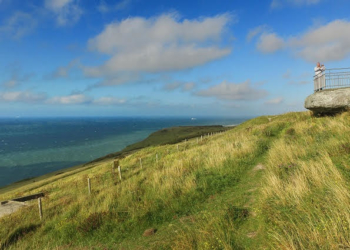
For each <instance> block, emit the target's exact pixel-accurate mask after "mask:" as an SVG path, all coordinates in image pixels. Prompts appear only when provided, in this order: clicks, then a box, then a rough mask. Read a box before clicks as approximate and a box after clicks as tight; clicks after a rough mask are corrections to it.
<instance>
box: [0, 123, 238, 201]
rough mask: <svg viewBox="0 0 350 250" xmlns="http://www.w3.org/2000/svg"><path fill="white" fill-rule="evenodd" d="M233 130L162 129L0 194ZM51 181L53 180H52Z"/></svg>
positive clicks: (17, 183) (9, 186) (32, 179)
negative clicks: (143, 150) (144, 151)
mask: <svg viewBox="0 0 350 250" xmlns="http://www.w3.org/2000/svg"><path fill="white" fill-rule="evenodd" d="M232 128H233V127H223V126H220V125H214V126H180V127H171V128H165V129H162V130H159V131H156V132H154V133H152V134H151V135H149V136H148V137H147V138H146V139H144V140H143V141H140V142H137V143H134V144H131V145H129V146H127V147H126V148H124V149H123V150H121V151H119V152H115V153H111V154H108V155H106V156H103V157H100V158H98V159H96V160H94V161H92V162H89V163H86V164H82V165H78V166H74V167H69V168H65V169H61V170H58V171H54V172H51V173H48V174H45V175H42V176H38V177H32V178H27V179H24V180H20V181H17V182H15V183H12V184H10V185H7V186H5V187H1V188H0V194H1V193H5V192H8V191H11V190H14V189H16V188H20V187H22V186H24V185H27V184H29V183H33V182H38V181H43V180H47V179H49V178H51V177H54V176H57V175H62V174H66V173H69V174H76V173H78V172H80V171H82V170H86V169H87V168H90V167H91V166H94V165H93V164H90V163H94V162H101V161H104V160H111V159H115V158H123V157H125V156H127V155H129V154H131V153H133V152H134V151H136V150H139V149H141V148H144V147H149V146H157V145H165V144H174V143H177V142H181V141H184V140H188V139H190V138H193V137H198V136H201V135H207V134H212V133H216V132H221V131H227V130H229V129H232ZM64 176H67V175H64ZM56 179H57V178H55V180H56ZM50 181H51V179H50Z"/></svg>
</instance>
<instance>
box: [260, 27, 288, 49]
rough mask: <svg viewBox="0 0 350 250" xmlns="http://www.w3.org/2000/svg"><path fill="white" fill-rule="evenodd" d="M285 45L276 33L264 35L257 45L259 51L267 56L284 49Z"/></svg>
mask: <svg viewBox="0 0 350 250" xmlns="http://www.w3.org/2000/svg"><path fill="white" fill-rule="evenodd" d="M284 45H285V43H284V41H283V39H282V38H280V37H279V36H278V35H277V34H276V33H266V32H264V33H262V34H261V36H260V38H259V41H258V43H257V45H256V47H257V49H258V50H259V51H260V52H262V53H265V54H271V53H274V52H276V51H277V50H280V49H282V48H283V47H284Z"/></svg>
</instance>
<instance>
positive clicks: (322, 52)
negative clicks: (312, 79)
mask: <svg viewBox="0 0 350 250" xmlns="http://www.w3.org/2000/svg"><path fill="white" fill-rule="evenodd" d="M283 48H287V49H290V50H291V52H292V53H293V54H294V55H296V56H298V57H301V58H303V59H304V60H306V61H309V62H313V63H315V62H318V61H320V62H330V61H339V60H343V59H345V58H347V57H349V55H350V22H349V21H347V20H334V21H332V22H329V23H328V24H325V25H322V26H318V27H313V28H311V29H309V30H308V31H306V32H305V33H303V34H301V35H298V36H293V37H290V38H289V39H287V40H286V41H284V40H283V39H282V38H280V37H279V36H278V35H277V34H276V33H263V34H262V35H261V36H260V39H259V41H258V43H257V49H258V50H259V51H261V52H263V53H273V52H275V51H277V50H280V49H283Z"/></svg>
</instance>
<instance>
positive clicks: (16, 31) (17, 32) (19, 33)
mask: <svg viewBox="0 0 350 250" xmlns="http://www.w3.org/2000/svg"><path fill="white" fill-rule="evenodd" d="M37 24H38V22H37V20H36V19H35V18H34V17H33V16H32V15H31V14H29V13H25V12H22V11H17V12H15V13H14V14H13V15H12V16H11V17H10V18H8V19H7V20H6V21H5V22H4V23H3V24H2V25H1V26H0V33H3V34H6V35H7V36H9V37H11V38H13V39H20V38H22V37H24V36H26V35H29V34H30V33H32V32H33V31H34V29H35V28H36V26H37Z"/></svg>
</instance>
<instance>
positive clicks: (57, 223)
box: [0, 112, 350, 249]
mask: <svg viewBox="0 0 350 250" xmlns="http://www.w3.org/2000/svg"><path fill="white" fill-rule="evenodd" d="M349 132H350V113H343V114H341V115H339V116H336V117H320V118H316V117H313V116H311V115H310V113H308V112H304V113H288V114H284V115H280V116H274V117H259V118H256V119H252V120H250V121H247V122H245V123H243V124H241V125H239V126H237V127H236V128H234V129H232V130H229V131H227V132H224V133H222V134H215V135H213V136H211V137H205V138H204V139H203V141H201V140H199V141H198V142H197V139H196V138H195V139H192V140H189V141H187V142H181V143H179V144H177V145H163V146H156V147H147V148H144V149H142V150H139V151H137V152H135V153H133V154H131V155H128V156H126V157H125V158H124V159H122V160H121V161H120V165H121V167H122V181H120V180H119V177H118V175H117V174H116V173H114V172H113V171H112V163H113V161H112V160H110V159H105V160H104V161H100V162H94V163H91V164H90V165H89V166H87V169H85V170H81V171H80V172H79V173H76V174H73V173H70V174H67V176H65V174H62V175H60V176H54V177H52V179H46V180H43V181H38V182H35V183H31V184H28V185H26V186H23V187H21V188H19V189H16V190H14V191H11V192H7V193H4V194H1V195H0V200H5V199H8V198H11V197H14V196H20V195H26V194H31V193H36V192H45V193H46V197H45V198H44V199H43V212H44V219H43V220H42V221H40V220H39V219H38V218H39V215H38V209H37V201H33V202H31V203H30V205H29V206H27V207H25V208H24V209H22V210H21V211H18V212H16V213H14V214H12V215H11V216H7V217H3V218H0V224H1V227H0V242H1V246H2V248H3V249H5V248H6V249H346V248H349V247H350V213H349V207H350V189H349V187H350V186H349V181H350V157H349V153H350V133H349ZM177 146H179V147H178V148H179V149H178V148H177ZM156 156H158V157H156ZM157 158H158V160H157ZM140 159H142V166H141V165H140ZM88 177H89V178H91V183H92V194H91V195H89V193H88V189H87V178H88ZM150 228H153V229H156V230H154V231H156V232H155V233H154V234H153V235H150V236H143V233H144V231H145V230H146V229H150Z"/></svg>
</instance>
